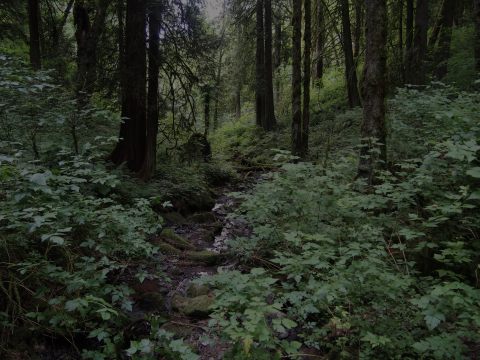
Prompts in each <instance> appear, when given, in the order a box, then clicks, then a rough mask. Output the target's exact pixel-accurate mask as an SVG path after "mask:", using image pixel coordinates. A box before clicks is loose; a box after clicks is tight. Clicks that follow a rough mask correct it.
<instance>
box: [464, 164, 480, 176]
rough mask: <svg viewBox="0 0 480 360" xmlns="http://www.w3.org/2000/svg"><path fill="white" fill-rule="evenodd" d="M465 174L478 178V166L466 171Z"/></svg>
mask: <svg viewBox="0 0 480 360" xmlns="http://www.w3.org/2000/svg"><path fill="white" fill-rule="evenodd" d="M467 175H470V176H471V177H474V178H476V179H480V167H478V166H477V167H474V168H471V169H470V170H468V171H467Z"/></svg>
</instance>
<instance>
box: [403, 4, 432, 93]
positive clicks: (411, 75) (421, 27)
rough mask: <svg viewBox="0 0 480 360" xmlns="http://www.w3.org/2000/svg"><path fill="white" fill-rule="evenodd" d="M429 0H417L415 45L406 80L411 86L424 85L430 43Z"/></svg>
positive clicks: (411, 51) (410, 52)
mask: <svg viewBox="0 0 480 360" xmlns="http://www.w3.org/2000/svg"><path fill="white" fill-rule="evenodd" d="M427 36H428V0H417V10H416V14H415V31H414V37H413V45H412V48H411V50H410V51H409V55H408V61H407V71H406V79H407V82H408V83H409V84H413V85H424V84H425V82H426V66H425V65H426V64H425V63H426V60H427V41H428V38H427Z"/></svg>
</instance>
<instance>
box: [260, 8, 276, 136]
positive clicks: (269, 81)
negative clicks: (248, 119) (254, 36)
mask: <svg viewBox="0 0 480 360" xmlns="http://www.w3.org/2000/svg"><path fill="white" fill-rule="evenodd" d="M264 5H265V119H264V124H263V128H264V130H267V131H270V130H273V129H274V128H275V126H276V123H277V121H276V119H275V106H274V102H273V58H272V51H273V49H272V0H264Z"/></svg>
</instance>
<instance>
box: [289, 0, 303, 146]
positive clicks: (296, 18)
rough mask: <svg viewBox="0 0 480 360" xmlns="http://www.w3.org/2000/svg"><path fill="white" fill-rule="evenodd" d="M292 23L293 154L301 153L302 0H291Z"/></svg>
mask: <svg viewBox="0 0 480 360" xmlns="http://www.w3.org/2000/svg"><path fill="white" fill-rule="evenodd" d="M292 25H293V37H292V115H293V121H292V145H293V153H294V154H297V155H303V151H304V148H305V146H304V144H303V140H304V139H303V136H302V135H303V122H302V0H293V14H292Z"/></svg>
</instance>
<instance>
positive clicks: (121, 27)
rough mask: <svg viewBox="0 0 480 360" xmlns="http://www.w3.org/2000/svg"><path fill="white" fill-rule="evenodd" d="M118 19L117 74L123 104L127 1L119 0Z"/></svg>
mask: <svg viewBox="0 0 480 360" xmlns="http://www.w3.org/2000/svg"><path fill="white" fill-rule="evenodd" d="M117 21H118V33H117V42H118V68H117V74H118V75H117V76H118V81H119V83H120V86H119V94H118V95H119V99H120V103H121V104H123V102H122V99H123V98H124V97H125V95H124V90H125V87H124V86H123V85H122V76H123V72H124V71H125V1H124V0H118V2H117Z"/></svg>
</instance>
